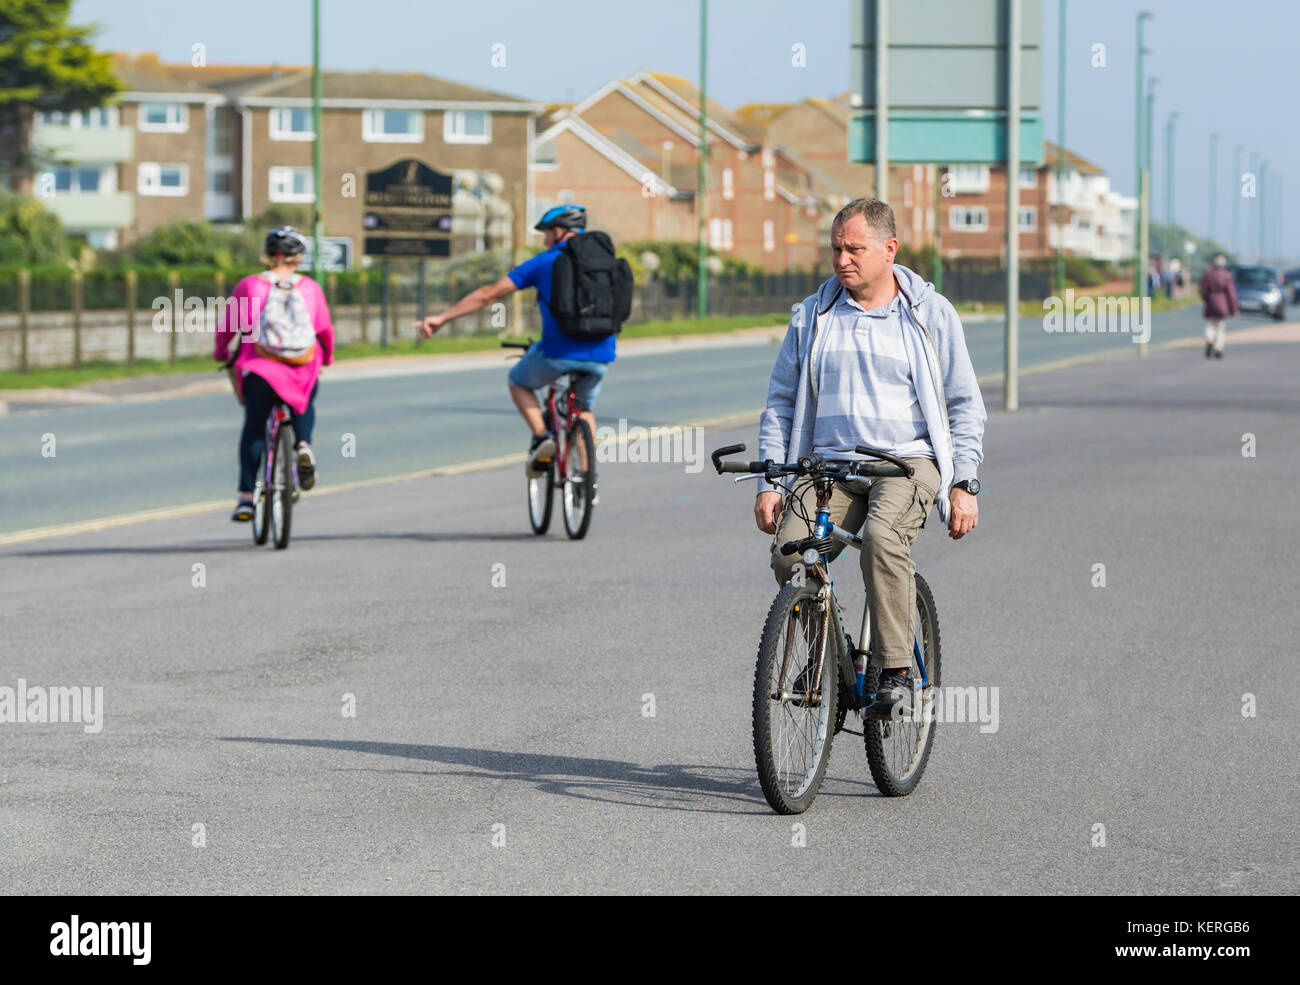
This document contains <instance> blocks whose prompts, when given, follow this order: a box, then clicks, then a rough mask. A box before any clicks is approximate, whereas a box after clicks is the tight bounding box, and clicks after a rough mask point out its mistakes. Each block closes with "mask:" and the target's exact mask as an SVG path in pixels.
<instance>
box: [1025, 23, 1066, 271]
mask: <svg viewBox="0 0 1300 985" xmlns="http://www.w3.org/2000/svg"><path fill="white" fill-rule="evenodd" d="M1057 19H1058V21H1059V22H1060V23H1059V25H1058V34H1059V36H1060V40H1059V44H1058V49H1057V56H1056V57H1057V66H1056V194H1057V197H1058V198H1060V199H1061V202H1060V203H1059V205H1058V206H1057V213H1056V216H1057V223H1056V293H1057V294H1058V295H1060V294H1064V293H1065V201H1064V199H1065V0H1061V10H1060V13H1059V14H1058V15H1057ZM1017 180H1019V178H1018V177H1017Z"/></svg>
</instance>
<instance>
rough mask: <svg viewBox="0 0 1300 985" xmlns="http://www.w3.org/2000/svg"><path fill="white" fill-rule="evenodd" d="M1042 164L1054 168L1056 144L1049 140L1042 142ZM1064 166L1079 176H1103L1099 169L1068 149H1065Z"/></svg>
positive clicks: (1103, 172)
mask: <svg viewBox="0 0 1300 985" xmlns="http://www.w3.org/2000/svg"><path fill="white" fill-rule="evenodd" d="M1043 163H1044V164H1045V165H1047V166H1049V167H1053V168H1054V167H1056V144H1054V143H1052V142H1051V141H1050V140H1044V141H1043ZM1065 166H1066V168H1067V169H1068V170H1070V171H1077V172H1079V174H1105V173H1106V172H1105V171H1103V170H1102V169H1101V168H1099V167H1097V165H1095V164H1093V163H1092V162H1091V161H1087V160H1084V159H1083V158H1082V157H1080V156H1079V155H1078V154H1076V153H1074V151H1072V150H1070V148H1068V147H1067V148H1065Z"/></svg>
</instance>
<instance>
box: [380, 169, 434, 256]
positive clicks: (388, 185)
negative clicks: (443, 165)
mask: <svg viewBox="0 0 1300 985" xmlns="http://www.w3.org/2000/svg"><path fill="white" fill-rule="evenodd" d="M365 207H366V213H365V216H364V218H363V220H362V224H363V225H364V226H365V230H366V233H367V235H366V237H365V245H364V252H365V253H366V255H367V256H381V257H383V256H390V257H392V256H407V257H445V256H450V255H451V175H449V174H443V173H442V172H441V171H435V170H434V169H433V168H431V167H429V166H428V165H427V164H425V163H424V162H423V161H417V160H415V159H413V158H408V159H407V160H404V161H398V162H396V163H395V164H390V165H389V166H388V167H386V168H384V169H382V170H380V171H371V172H369V173H367V174H366V198H365ZM371 232H380V233H382V235H379V236H371V235H369V234H370V233H371Z"/></svg>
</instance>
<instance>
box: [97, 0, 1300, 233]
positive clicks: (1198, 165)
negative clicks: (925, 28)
mask: <svg viewBox="0 0 1300 985" xmlns="http://www.w3.org/2000/svg"><path fill="white" fill-rule="evenodd" d="M852 2H853V0H803V2H791V0H713V2H712V3H710V4H709V20H710V27H709V44H710V48H709V78H708V84H709V91H710V94H711V95H713V96H714V97H715V98H717V99H718V100H719V101H721V102H722V103H723V104H724V105H727V106H730V107H733V108H734V107H737V106H740V105H742V104H744V103H747V102H791V101H797V100H799V99H802V98H804V97H806V96H832V95H835V94H837V93H840V92H844V91H845V90H847V89H848V88H849V17H850V8H851V3H852ZM952 2H954V3H960V2H961V0H952ZM1058 3H1059V0H1043V6H1044V26H1043V38H1042V44H1043V49H1044V79H1043V93H1042V99H1043V104H1044V105H1043V112H1044V117H1045V123H1046V132H1047V135H1048V138H1049V139H1051V140H1055V139H1056V119H1057V114H1056V74H1057V64H1058V50H1059V45H1058V43H1057V23H1058V20H1057V9H1058ZM321 6H322V8H323V11H322V17H321V23H322V31H321V38H322V40H321V49H322V62H323V64H324V67H325V68H328V69H343V70H348V69H352V70H360V69H382V70H390V71H421V72H427V73H429V74H431V75H437V76H441V77H443V78H447V79H454V80H456V81H459V82H465V83H469V84H471V85H477V86H482V87H484V88H489V89H495V90H499V91H502V92H507V93H511V94H514V95H518V96H523V97H526V98H528V99H535V100H539V101H548V102H549V101H555V102H569V101H575V100H578V99H581V98H582V97H583V96H585V95H587V94H589V93H590V92H592V91H594V90H595V89H597V88H599V86H601V85H602V84H603V83H605V82H606V81H608V80H609V79H610V78H612V77H613V76H615V75H629V74H631V73H633V72H636V71H638V70H640V69H653V70H656V71H663V72H670V73H673V74H677V75H682V76H685V77H687V78H690V79H692V80H694V79H696V78H697V76H698V73H699V47H698V32H699V5H698V2H697V0H660V2H658V3H652V4H642V3H634V2H627V0H624V2H611V0H548V2H546V3H539V2H537V0H479V2H477V3H464V2H456V3H449V2H440V0H364V2H363V0H322V2H321ZM1139 9H1146V10H1149V11H1151V12H1152V13H1153V14H1154V15H1155V17H1154V19H1153V20H1150V21H1148V22H1147V29H1146V30H1147V41H1146V43H1147V47H1148V48H1150V49H1152V50H1153V54H1151V55H1149V56H1148V60H1147V63H1148V74H1149V75H1156V76H1158V77H1159V78H1160V83H1159V85H1158V87H1157V90H1156V127H1155V133H1154V140H1153V143H1154V145H1155V150H1154V153H1155V173H1154V178H1153V181H1154V191H1155V203H1154V204H1155V217H1156V219H1157V220H1159V221H1163V220H1164V217H1165V209H1164V190H1163V189H1164V184H1165V178H1164V176H1165V160H1166V155H1165V129H1164V128H1165V123H1166V121H1167V118H1168V114H1169V112H1170V110H1177V111H1178V112H1179V114H1180V115H1179V119H1178V122H1177V127H1176V133H1175V137H1176V144H1175V148H1176V150H1175V163H1176V173H1175V177H1174V190H1175V203H1174V212H1175V217H1176V218H1177V219H1178V221H1180V222H1182V223H1183V224H1184V225H1187V226H1190V227H1191V228H1193V229H1195V230H1196V231H1198V232H1199V233H1201V234H1203V235H1204V234H1207V233H1208V232H1209V204H1208V202H1209V187H1208V186H1209V158H1210V133H1211V132H1214V131H1217V132H1218V133H1220V134H1221V139H1220V143H1219V167H1218V176H1219V181H1218V182H1217V184H1218V185H1219V193H1218V196H1217V200H1218V206H1217V214H1218V218H1217V221H1216V233H1217V235H1218V238H1219V239H1220V240H1226V239H1228V238H1229V235H1230V234H1229V229H1230V225H1231V205H1232V200H1231V196H1232V195H1234V194H1236V193H1237V190H1238V183H1237V180H1236V176H1235V175H1234V174H1232V162H1233V159H1232V152H1233V147H1234V145H1240V146H1241V147H1242V150H1243V154H1242V169H1243V170H1245V169H1247V168H1248V166H1249V160H1250V154H1251V153H1252V152H1255V153H1258V154H1260V155H1261V156H1262V157H1263V158H1265V159H1267V161H1268V163H1269V169H1270V171H1272V172H1273V173H1278V174H1281V175H1282V176H1283V182H1284V187H1283V205H1284V209H1285V216H1284V221H1283V223H1282V225H1283V234H1282V235H1283V243H1284V248H1285V250H1286V252H1287V254H1288V256H1290V257H1291V258H1293V259H1294V258H1297V257H1300V221H1298V220H1300V180H1297V172H1298V171H1300V137H1298V136H1297V133H1298V132H1300V105H1297V89H1298V88H1300V3H1296V2H1294V0H1235V2H1232V3H1215V2H1211V0H1146V2H1144V3H1137V2H1133V0H1068V14H1067V17H1066V25H1067V28H1068V38H1067V52H1068V58H1067V76H1066V94H1067V106H1066V113H1065V118H1066V145H1067V146H1068V147H1069V148H1070V149H1071V150H1073V151H1075V152H1076V153H1079V154H1081V155H1082V156H1084V157H1085V158H1087V159H1089V160H1091V161H1093V162H1094V163H1096V164H1097V165H1099V166H1100V167H1102V168H1104V169H1105V170H1106V171H1107V173H1108V174H1109V175H1110V177H1111V181H1112V183H1113V185H1114V187H1116V188H1117V189H1119V190H1120V191H1123V192H1126V193H1132V192H1133V190H1134V186H1135V178H1134V157H1133V136H1134V121H1133V110H1134V98H1133V87H1134V70H1135V66H1134V63H1133V58H1134V52H1135V28H1134V16H1135V13H1136V11H1137V10H1139ZM295 19H296V20H297V22H298V23H299V24H300V25H301V29H294V27H293V26H292V25H293V21H294V20H295ZM73 20H74V22H75V23H84V22H88V21H93V22H96V23H98V24H100V25H101V26H102V28H103V31H102V33H101V35H100V36H99V39H98V43H99V45H100V46H101V47H103V48H108V49H112V50H120V51H133V52H141V51H154V52H157V53H158V55H159V57H161V58H162V59H163V60H165V61H176V62H188V61H189V60H190V52H191V46H192V45H193V44H195V43H202V44H204V45H205V46H206V54H207V60H208V62H209V63H210V64H219V63H226V64H228V63H243V62H250V63H268V62H280V63H282V64H308V63H310V61H311V5H310V3H309V2H308V0H280V2H278V3H266V2H263V0H224V2H222V3H219V4H209V3H186V2H180V3H178V2H176V0H77V2H76V3H74V5H73ZM496 44H504V45H505V56H506V65H505V67H493V65H492V51H493V45H496ZM795 44H802V45H804V46H805V49H806V52H807V54H806V62H807V64H806V67H803V68H796V67H794V66H793V65H792V64H791V50H792V46H793V45H795ZM1095 44H1103V45H1105V57H1106V67H1104V68H1095V67H1092V65H1091V64H1090V61H1091V59H1092V57H1093V55H1092V51H1093V45H1095ZM1253 204H1254V203H1249V202H1246V201H1245V200H1243V201H1242V205H1243V208H1242V212H1241V233H1240V239H1241V240H1242V241H1244V240H1245V239H1246V235H1247V232H1248V230H1250V229H1254V228H1255V227H1254V226H1253V220H1252V221H1251V223H1248V222H1247V214H1248V213H1249V212H1251V211H1252V210H1251V209H1250V208H1248V206H1253ZM1287 217H1289V219H1290V221H1289V222H1288V221H1285V219H1286V218H1287ZM1250 241H1251V242H1252V243H1257V242H1258V237H1257V235H1255V234H1252V235H1251V239H1250Z"/></svg>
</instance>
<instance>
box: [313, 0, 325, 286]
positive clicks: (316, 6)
mask: <svg viewBox="0 0 1300 985" xmlns="http://www.w3.org/2000/svg"><path fill="white" fill-rule="evenodd" d="M320 93H321V84H320V0H311V121H312V122H311V125H312V132H313V133H314V134H315V136H314V137H313V139H312V142H311V170H312V185H313V188H312V194H313V196H314V198H313V202H314V204H315V208H314V209H313V212H314V213H315V214H314V215H313V216H312V223H311V225H312V253H311V273H312V276H313V277H314V278H316V280H317V281H319V280H320V278H321V263H322V261H323V259H324V258H323V257H322V256H321V248H320V238H321V226H322V225H323V224H324V223H323V221H322V214H323V212H324V209H323V208H322V206H321V163H320V157H321V153H320V98H321V96H320Z"/></svg>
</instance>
